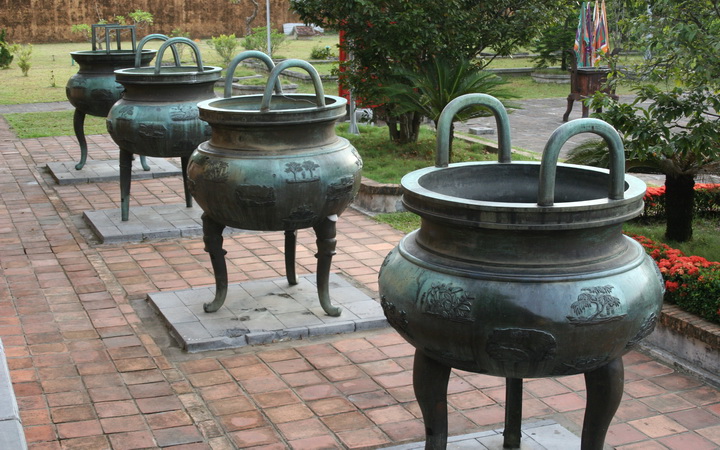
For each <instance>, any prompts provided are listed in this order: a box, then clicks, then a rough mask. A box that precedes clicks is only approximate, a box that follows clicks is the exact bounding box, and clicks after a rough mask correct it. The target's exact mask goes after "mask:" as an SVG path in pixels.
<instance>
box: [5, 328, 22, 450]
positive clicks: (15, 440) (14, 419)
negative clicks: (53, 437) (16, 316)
mask: <svg viewBox="0 0 720 450" xmlns="http://www.w3.org/2000/svg"><path fill="white" fill-rule="evenodd" d="M0 448H2V449H13V450H15V449H17V450H24V449H27V443H26V442H25V433H24V432H23V426H22V421H21V420H20V411H19V410H18V406H17V400H16V399H15V391H13V387H12V382H11V381H10V370H9V368H8V365H7V361H6V360H5V347H3V344H2V339H0Z"/></svg>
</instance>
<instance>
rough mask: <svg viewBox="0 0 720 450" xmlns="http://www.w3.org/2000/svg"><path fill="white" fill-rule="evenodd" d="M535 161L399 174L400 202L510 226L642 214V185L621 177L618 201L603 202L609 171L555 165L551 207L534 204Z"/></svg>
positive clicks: (599, 221)
mask: <svg viewBox="0 0 720 450" xmlns="http://www.w3.org/2000/svg"><path fill="white" fill-rule="evenodd" d="M539 174H540V163H538V162H514V163H497V162H470V163H458V164H451V165H450V166H448V167H444V168H438V167H428V168H425V169H420V170H417V171H414V172H411V173H409V174H407V175H405V176H404V177H403V179H402V181H401V186H402V188H403V203H404V204H405V206H406V207H407V208H408V209H409V210H411V211H413V212H416V213H417V214H419V215H420V216H432V217H441V218H445V219H447V220H450V221H453V220H454V221H457V222H468V223H471V222H476V223H477V224H478V225H479V226H483V225H481V224H487V225H492V224H493V223H494V224H495V225H497V226H502V227H508V226H509V227H512V226H523V227H548V228H552V227H553V226H557V225H558V224H563V225H564V226H566V227H573V228H574V227H578V228H580V227H586V226H588V225H590V224H593V225H595V226H598V225H605V224H609V223H619V222H624V221H626V220H629V219H630V218H632V217H635V216H637V215H638V214H640V212H642V208H643V201H642V199H643V196H644V195H645V190H646V186H645V183H644V182H642V181H641V180H640V179H638V178H636V177H633V176H631V175H625V179H624V191H623V192H624V195H623V198H622V199H617V200H611V199H609V198H608V192H609V186H610V178H611V176H610V172H609V171H608V170H607V169H599V168H596V167H589V166H580V165H571V164H558V165H557V172H556V178H555V189H554V192H555V193H554V203H553V205H550V206H540V205H538V196H539V193H538V189H539V188H538V186H539Z"/></svg>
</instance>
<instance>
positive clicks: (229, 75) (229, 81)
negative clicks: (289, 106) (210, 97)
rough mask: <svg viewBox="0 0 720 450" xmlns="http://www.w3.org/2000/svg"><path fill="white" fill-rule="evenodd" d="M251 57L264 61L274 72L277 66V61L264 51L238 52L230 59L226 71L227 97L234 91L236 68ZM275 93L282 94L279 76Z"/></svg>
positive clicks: (269, 70) (270, 70)
mask: <svg viewBox="0 0 720 450" xmlns="http://www.w3.org/2000/svg"><path fill="white" fill-rule="evenodd" d="M249 58H256V59H259V60H260V61H262V62H264V63H265V65H266V66H267V69H268V72H272V70H273V69H274V68H275V63H274V62H273V60H272V59H271V58H270V57H269V56H268V55H266V54H265V53H263V52H260V51H257V50H248V51H246V52H242V53H240V54H238V55H237V56H235V58H233V60H232V61H230V64H229V65H228V67H227V71H226V73H225V92H224V95H225V98H228V97H230V94H231V93H232V79H233V74H234V73H235V69H236V68H237V66H238V64H240V63H241V62H242V61H244V60H246V59H249ZM275 93H276V94H282V87H281V86H280V79H279V78H278V79H277V81H276V83H275Z"/></svg>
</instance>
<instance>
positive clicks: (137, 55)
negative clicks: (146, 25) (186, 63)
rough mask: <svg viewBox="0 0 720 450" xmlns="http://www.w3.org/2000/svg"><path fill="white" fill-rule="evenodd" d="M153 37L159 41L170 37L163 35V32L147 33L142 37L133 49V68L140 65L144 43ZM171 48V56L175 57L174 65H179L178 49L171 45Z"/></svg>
mask: <svg viewBox="0 0 720 450" xmlns="http://www.w3.org/2000/svg"><path fill="white" fill-rule="evenodd" d="M154 39H158V40H161V41H167V40H168V39H170V38H169V37H167V36H165V35H164V34H148V35H147V36H145V37H144V38H142V40H141V41H140V43H139V44H138V46H137V50H136V51H135V68H136V69H137V68H139V67H140V59H141V58H142V49H143V47H144V46H145V44H146V43H147V42H148V41H152V40H154ZM171 48H172V52H173V58H174V59H175V65H176V66H179V65H180V55H179V54H178V51H177V49H176V48H175V46H172V47H171Z"/></svg>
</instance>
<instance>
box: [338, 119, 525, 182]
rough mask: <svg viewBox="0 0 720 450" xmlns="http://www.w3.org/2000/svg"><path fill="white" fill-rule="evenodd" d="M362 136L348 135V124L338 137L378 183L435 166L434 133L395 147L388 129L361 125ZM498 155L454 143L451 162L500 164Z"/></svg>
mask: <svg viewBox="0 0 720 450" xmlns="http://www.w3.org/2000/svg"><path fill="white" fill-rule="evenodd" d="M359 128H360V134H359V135H354V134H350V133H348V132H347V129H348V124H347V123H341V124H339V125H338V126H337V134H338V135H339V136H342V137H344V138H346V139H347V140H349V141H350V142H351V143H352V144H353V146H355V148H357V150H358V152H359V153H360V156H362V158H363V176H365V177H367V178H370V179H372V180H375V181H377V182H379V183H392V184H397V183H399V182H400V179H401V178H402V177H403V175H405V174H407V173H408V172H412V171H413V170H417V169H422V168H423V167H428V166H432V165H434V164H435V131H434V130H432V129H430V128H428V127H421V129H420V138H419V139H418V141H417V142H414V143H410V144H404V145H394V144H392V143H390V142H389V137H388V129H387V127H373V126H362V125H361V126H360V127H359ZM497 157H498V156H497V153H492V152H489V151H487V149H486V147H485V146H484V145H481V144H474V143H468V142H466V141H462V140H459V139H455V140H453V160H452V162H465V161H497ZM513 159H515V160H517V161H526V160H528V159H530V158H528V157H527V156H523V155H519V154H514V155H513Z"/></svg>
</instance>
